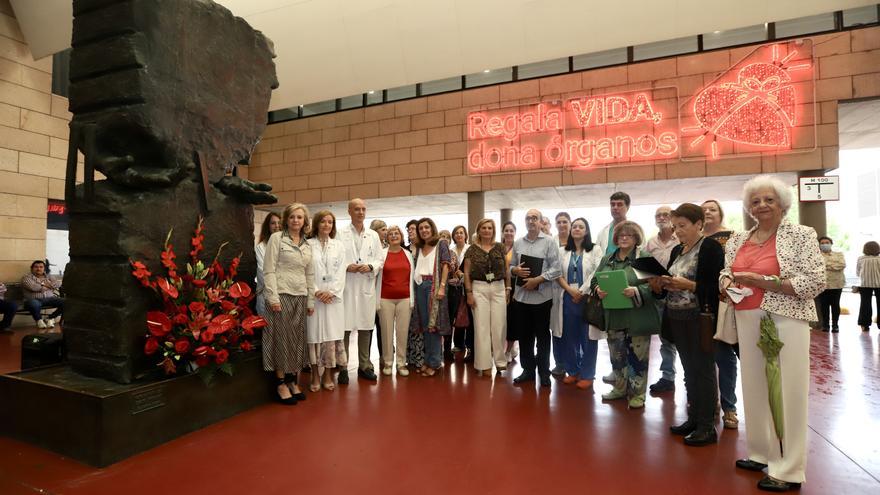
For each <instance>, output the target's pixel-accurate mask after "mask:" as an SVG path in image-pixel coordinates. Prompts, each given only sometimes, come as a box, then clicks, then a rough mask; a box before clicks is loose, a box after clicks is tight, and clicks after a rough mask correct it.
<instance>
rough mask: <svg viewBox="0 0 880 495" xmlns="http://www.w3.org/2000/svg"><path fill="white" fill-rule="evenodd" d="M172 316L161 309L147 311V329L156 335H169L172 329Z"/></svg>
mask: <svg viewBox="0 0 880 495" xmlns="http://www.w3.org/2000/svg"><path fill="white" fill-rule="evenodd" d="M171 326H172V322H171V318H168V315H166V314H165V313H163V312H161V311H149V312H147V329H149V331H150V333H151V334H153V335H155V336H156V337H162V336H164V335H167V334H168V332H170V331H171Z"/></svg>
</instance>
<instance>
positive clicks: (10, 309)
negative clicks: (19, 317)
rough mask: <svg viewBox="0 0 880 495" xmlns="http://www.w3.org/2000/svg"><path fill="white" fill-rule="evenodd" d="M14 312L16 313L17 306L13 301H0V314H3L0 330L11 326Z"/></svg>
mask: <svg viewBox="0 0 880 495" xmlns="http://www.w3.org/2000/svg"><path fill="white" fill-rule="evenodd" d="M16 311H18V306H17V305H16V304H15V301H7V300H5V299H0V312H2V313H3V323H0V330H3V329H6V328H9V327H11V326H12V319H13V318H15V312H16Z"/></svg>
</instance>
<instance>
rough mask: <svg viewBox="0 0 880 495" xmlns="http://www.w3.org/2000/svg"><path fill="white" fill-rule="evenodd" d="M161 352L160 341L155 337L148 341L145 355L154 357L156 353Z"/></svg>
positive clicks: (145, 346) (145, 345)
mask: <svg viewBox="0 0 880 495" xmlns="http://www.w3.org/2000/svg"><path fill="white" fill-rule="evenodd" d="M158 350H159V340H158V339H156V338H155V337H150V338H148V339H147V343H146V344H144V354H146V355H147V356H150V355H153V354H155V353H156V351H158Z"/></svg>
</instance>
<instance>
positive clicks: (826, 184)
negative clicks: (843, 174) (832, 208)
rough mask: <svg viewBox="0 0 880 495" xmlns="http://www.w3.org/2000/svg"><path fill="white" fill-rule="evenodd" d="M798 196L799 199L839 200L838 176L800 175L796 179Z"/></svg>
mask: <svg viewBox="0 0 880 495" xmlns="http://www.w3.org/2000/svg"><path fill="white" fill-rule="evenodd" d="M798 197H799V199H800V200H801V201H840V177H838V176H836V175H827V176H821V177H801V178H799V179H798Z"/></svg>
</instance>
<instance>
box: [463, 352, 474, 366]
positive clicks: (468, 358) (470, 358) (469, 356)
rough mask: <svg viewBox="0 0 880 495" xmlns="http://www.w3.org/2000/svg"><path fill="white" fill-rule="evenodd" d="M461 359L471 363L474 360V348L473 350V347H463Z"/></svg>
mask: <svg viewBox="0 0 880 495" xmlns="http://www.w3.org/2000/svg"><path fill="white" fill-rule="evenodd" d="M462 360H463V361H464V362H465V363H472V362H474V350H473V349H470V348H468V349H465V350H464V357H463V358H462Z"/></svg>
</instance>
